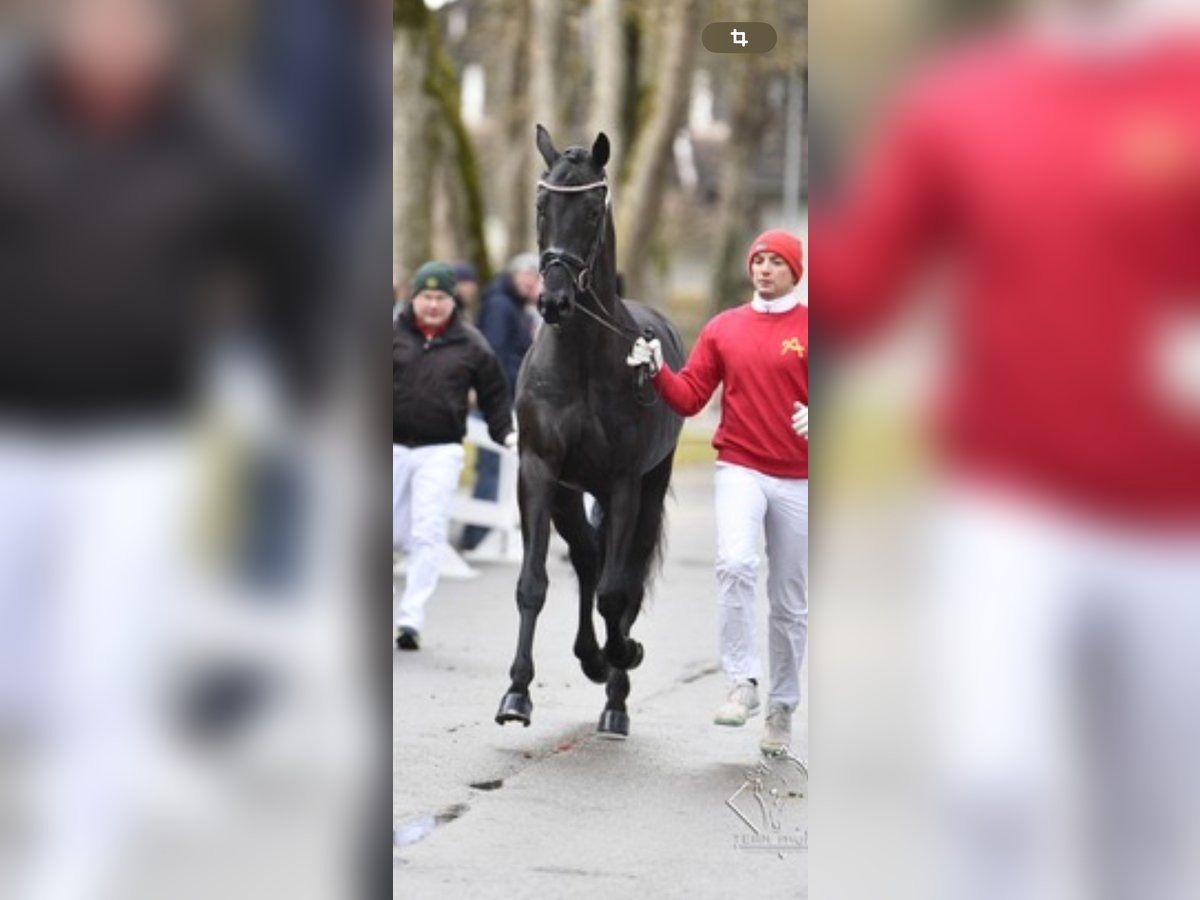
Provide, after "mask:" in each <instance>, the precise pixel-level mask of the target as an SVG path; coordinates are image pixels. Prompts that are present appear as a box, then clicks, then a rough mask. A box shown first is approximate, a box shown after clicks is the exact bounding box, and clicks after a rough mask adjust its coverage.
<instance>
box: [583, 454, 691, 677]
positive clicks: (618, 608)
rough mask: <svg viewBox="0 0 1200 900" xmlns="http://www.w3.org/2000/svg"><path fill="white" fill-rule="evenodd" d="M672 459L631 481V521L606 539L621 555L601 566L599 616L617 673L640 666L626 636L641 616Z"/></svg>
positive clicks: (639, 651)
mask: <svg viewBox="0 0 1200 900" xmlns="http://www.w3.org/2000/svg"><path fill="white" fill-rule="evenodd" d="M672 458H673V456H668V457H667V458H666V459H664V460H663V461H662V462H661V463H659V464H658V465H657V466H656V467H655V468H654V469H652V470H650V471H649V472H647V473H646V475H644V476H643V477H642V478H640V479H638V480H637V481H636V482H634V485H633V490H634V491H635V492H636V495H635V497H634V502H633V504H632V506H628V505H627V506H626V511H627V513H631V514H632V516H631V518H632V521H631V522H629V524H628V525H627V526H624V527H615V528H613V529H611V530H610V531H609V534H608V536H609V538H610V540H612V541H614V542H615V543H617V546H618V547H619V553H614V554H613V558H612V560H611V564H607V565H605V567H604V574H603V576H602V577H601V585H600V588H599V597H600V613H601V615H603V616H604V619H605V622H606V624H607V626H608V638H607V642H606V644H605V654H606V656H607V657H608V660H609V662H611V663H612V664H613V665H614V666H616V667H618V668H621V669H635V668H637V667H638V665H640V664H641V661H642V656H643V650H642V645H641V644H640V643H638V642H637V641H635V640H633V639H632V638H630V636H629V632H630V630H631V629H632V628H633V623H634V622H635V621H636V620H637V617H638V614H639V613H640V612H641V608H642V598H643V597H644V596H645V594H646V582H647V581H648V580H649V575H650V567H651V565H652V563H653V562H654V559H655V555H656V554H657V552H658V548H659V546H660V545H661V542H662V525H663V500H664V498H665V497H666V493H667V487H668V486H669V485H670V482H671V465H672ZM610 585H611V587H610Z"/></svg>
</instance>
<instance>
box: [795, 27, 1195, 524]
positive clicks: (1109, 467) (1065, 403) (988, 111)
mask: <svg viewBox="0 0 1200 900" xmlns="http://www.w3.org/2000/svg"><path fill="white" fill-rule="evenodd" d="M864 162H865V167H864V168H863V169H862V170H860V171H859V172H858V173H857V177H856V178H854V179H853V180H852V182H851V183H849V184H848V185H847V188H848V190H847V192H846V193H845V195H844V196H842V197H839V198H837V202H836V203H823V202H822V200H823V198H821V197H814V200H813V205H812V210H811V224H810V228H811V232H810V233H811V235H812V237H811V245H812V248H813V253H812V256H813V257H814V258H815V259H816V260H817V261H818V262H817V265H816V266H814V267H813V271H812V273H811V278H812V281H811V293H812V296H813V301H812V311H813V316H814V319H815V322H816V326H815V328H816V331H817V333H818V334H819V335H820V336H821V339H822V340H823V341H829V342H832V341H834V340H836V339H839V338H841V339H847V338H850V337H861V336H862V335H864V334H865V333H867V332H869V331H872V330H873V329H875V328H877V327H879V326H880V325H882V324H883V323H885V322H886V321H887V319H888V318H889V316H890V314H891V313H892V312H894V311H895V307H896V306H897V305H898V301H899V300H900V299H901V298H902V296H903V289H904V288H905V286H906V284H907V283H908V282H909V281H910V279H911V276H914V275H916V274H917V269H918V268H919V267H921V266H922V265H923V264H926V263H930V262H932V261H934V259H935V258H939V257H945V258H948V259H949V260H950V261H952V262H953V263H954V264H955V268H956V271H957V273H958V274H959V276H960V277H961V279H962V281H963V283H962V285H961V291H960V296H959V297H958V298H957V299H958V300H960V301H961V302H960V303H958V304H957V305H956V306H955V307H954V312H953V313H952V320H951V338H952V345H951V348H950V349H951V353H950V359H949V369H948V371H947V379H946V380H947V383H946V384H944V385H941V387H942V389H943V390H942V396H941V397H940V402H941V407H940V409H939V413H940V425H941V429H940V431H941V437H942V439H943V449H944V450H945V451H946V453H947V455H948V456H949V461H950V464H951V466H952V467H954V468H955V470H956V471H957V472H959V473H966V474H974V475H981V476H984V477H987V478H995V479H998V480H999V481H1001V482H1002V483H1007V484H1010V485H1012V486H1016V487H1028V488H1033V489H1035V490H1038V491H1040V492H1041V493H1043V494H1048V495H1050V496H1052V497H1055V498H1058V499H1060V500H1065V501H1067V502H1069V503H1071V504H1072V505H1075V506H1078V507H1081V508H1083V509H1084V510H1086V511H1091V512H1097V513H1101V514H1112V515H1115V516H1117V517H1119V518H1123V519H1126V520H1146V521H1151V522H1159V523H1164V522H1180V521H1188V522H1195V521H1200V398H1198V397H1197V396H1196V392H1195V391H1194V390H1193V391H1192V393H1191V394H1190V395H1189V396H1188V397H1187V398H1185V402H1182V403H1181V402H1180V399H1179V392H1180V385H1179V384H1178V382H1179V381H1180V380H1181V379H1182V380H1185V381H1186V380H1187V378H1188V377H1189V376H1187V374H1186V373H1181V372H1180V371H1179V368H1180V365H1179V362H1180V359H1181V357H1182V358H1183V360H1184V368H1186V369H1187V370H1188V371H1191V372H1192V373H1193V376H1194V371H1195V369H1194V366H1192V367H1189V366H1187V365H1186V360H1187V359H1191V362H1192V363H1193V364H1194V363H1195V362H1196V357H1197V356H1200V341H1196V340H1193V341H1192V343H1191V345H1189V346H1190V349H1188V348H1186V347H1185V348H1184V349H1183V350H1182V351H1180V350H1179V348H1178V347H1176V348H1174V349H1172V348H1171V347H1170V342H1171V341H1172V335H1175V336H1176V337H1177V336H1178V335H1180V334H1182V333H1183V332H1182V331H1181V330H1180V329H1179V328H1178V327H1177V326H1178V325H1179V324H1180V323H1186V322H1189V321H1190V322H1192V323H1195V322H1197V321H1200V40H1195V39H1192V38H1191V37H1190V36H1174V37H1172V38H1164V39H1162V40H1159V41H1158V42H1157V43H1155V44H1154V45H1153V46H1151V45H1150V44H1149V43H1146V44H1144V45H1142V46H1140V47H1126V48H1122V49H1121V50H1120V51H1114V52H1112V53H1107V54H1087V53H1075V52H1071V51H1070V50H1069V49H1068V48H1066V47H1063V46H1056V45H1054V44H1052V43H1050V42H1047V41H1045V40H1044V39H1041V38H1038V37H1034V36H1031V35H1017V34H1009V35H1005V36H996V37H992V38H989V39H986V40H980V41H979V42H977V43H974V44H972V45H970V46H967V47H964V48H962V49H961V50H959V51H958V52H956V53H954V54H952V55H950V56H949V57H946V58H943V60H942V61H941V62H940V63H938V64H935V65H934V66H933V67H932V68H931V69H930V70H929V71H928V72H926V73H925V75H924V76H923V77H921V78H920V79H918V81H917V83H915V84H914V85H913V86H912V87H911V89H910V90H909V91H907V93H906V94H905V96H904V98H903V99H902V101H901V102H900V103H899V104H898V106H897V107H896V108H895V109H894V110H893V112H892V114H891V115H890V116H889V118H888V120H887V121H886V122H885V124H884V127H883V129H882V131H881V132H880V134H879V136H878V137H877V139H876V140H875V141H874V142H873V143H872V144H871V145H870V147H869V148H868V153H867V154H866V159H865V161H864ZM1172 360H1174V361H1175V362H1174V363H1172ZM1172 366H1173V368H1172ZM1173 382H1174V383H1173ZM1190 386H1191V388H1195V378H1194V377H1192V378H1191V382H1190ZM1185 387H1186V386H1185ZM1189 404H1190V405H1189Z"/></svg>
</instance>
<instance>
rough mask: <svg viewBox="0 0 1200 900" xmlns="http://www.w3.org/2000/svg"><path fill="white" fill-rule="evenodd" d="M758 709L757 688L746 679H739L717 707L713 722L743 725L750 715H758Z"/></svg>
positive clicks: (735, 726) (733, 725)
mask: <svg viewBox="0 0 1200 900" xmlns="http://www.w3.org/2000/svg"><path fill="white" fill-rule="evenodd" d="M758 710H759V703H758V688H757V687H755V686H754V685H753V684H751V683H750V682H748V681H739V682H738V683H737V684H735V685H734V686H733V690H731V691H730V692H729V697H728V698H727V699H726V700H725V702H724V703H722V704H721V705H720V707H718V708H717V714H716V715H715V716H713V722H715V723H716V724H717V725H730V726H732V727H734V728H738V727H741V726H742V725H745V724H746V720H747V719H748V718H750V717H751V716H756V715H758Z"/></svg>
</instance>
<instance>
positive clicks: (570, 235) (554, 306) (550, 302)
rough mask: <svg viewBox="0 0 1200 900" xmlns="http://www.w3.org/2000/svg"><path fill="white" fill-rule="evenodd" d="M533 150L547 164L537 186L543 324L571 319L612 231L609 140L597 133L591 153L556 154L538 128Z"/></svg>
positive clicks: (576, 150) (576, 149)
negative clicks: (606, 172) (536, 151)
mask: <svg viewBox="0 0 1200 900" xmlns="http://www.w3.org/2000/svg"><path fill="white" fill-rule="evenodd" d="M537 147H538V150H539V151H540V152H541V154H542V158H543V159H544V160H545V161H546V172H545V174H544V175H543V176H542V178H541V180H540V181H539V182H538V194H537V233H538V250H539V251H541V271H542V296H541V298H540V299H539V300H538V309H539V310H540V311H541V313H542V316H543V317H544V318H545V320H546V322H547V324H550V325H557V324H558V323H559V322H561V321H564V320H565V319H567V318H569V317H570V316H571V314H572V313H573V312H574V310H575V305H576V304H577V303H579V302H582V295H583V294H586V293H588V292H590V291H591V290H592V280H593V278H594V275H595V269H596V266H597V263H598V262H599V260H600V259H601V251H602V249H603V247H604V244H605V238H606V235H607V234H608V233H609V232H610V231H611V228H612V223H611V218H610V209H611V199H610V198H611V194H610V192H609V187H608V180H607V178H606V176H605V174H604V164H605V163H607V162H608V155H609V145H608V137H607V136H605V134H604V133H603V132H601V133H600V134H599V135H598V136H597V137H596V141H595V143H593V144H592V149H591V150H590V151H589V150H587V149H586V148H585V147H568V148H567V149H566V150H564V151H563V152H562V153H559V152H558V150H556V149H554V144H553V143H552V141H551V139H550V134H549V132H547V131H546V129H545V128H543V127H542V126H541V125H539V126H538V127H537Z"/></svg>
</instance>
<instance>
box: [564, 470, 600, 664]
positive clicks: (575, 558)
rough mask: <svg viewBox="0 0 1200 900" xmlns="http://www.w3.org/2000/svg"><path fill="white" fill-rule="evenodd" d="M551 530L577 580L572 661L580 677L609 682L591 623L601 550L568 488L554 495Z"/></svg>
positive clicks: (577, 497) (577, 498) (579, 496)
mask: <svg viewBox="0 0 1200 900" xmlns="http://www.w3.org/2000/svg"><path fill="white" fill-rule="evenodd" d="M551 516H552V518H553V520H554V527H555V528H557V529H558V533H559V534H561V535H562V536H563V539H564V540H565V541H566V542H567V546H568V547H570V550H571V565H572V566H574V567H575V575H576V576H577V577H578V579H579V630H578V632H577V633H576V635H575V657H576V659H578V660H579V664H580V666H581V667H582V669H583V674H584V675H586V676H587V677H588V678H590V679H591V680H592V681H594V682H596V683H597V684H603V683H604V682H605V681H606V680H607V679H608V673H609V665H608V661H607V660H605V658H604V654H603V653H602V652H600V645H599V644H598V643H597V642H596V629H595V626H594V624H593V622H592V603H593V599H594V597H595V594H596V582H597V580H598V579H599V577H600V550H599V542H598V540H597V535H596V531H595V529H594V528H593V527H592V525H591V524H590V523H589V522H588V520H587V517H586V515H585V514H584V511H583V495H582V494H580V493H579V492H578V491H573V490H571V489H570V488H565V487H559V488H558V490H557V491H555V494H554V509H553V511H552V513H551Z"/></svg>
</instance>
